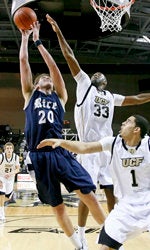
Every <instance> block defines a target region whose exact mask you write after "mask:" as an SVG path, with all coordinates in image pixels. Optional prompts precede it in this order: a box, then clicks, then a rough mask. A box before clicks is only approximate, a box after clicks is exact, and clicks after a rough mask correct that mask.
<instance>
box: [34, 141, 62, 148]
mask: <svg viewBox="0 0 150 250" xmlns="http://www.w3.org/2000/svg"><path fill="white" fill-rule="evenodd" d="M60 144H61V139H45V140H43V141H41V142H40V143H39V144H38V145H37V149H40V148H43V147H46V146H51V147H52V148H56V147H58V146H60Z"/></svg>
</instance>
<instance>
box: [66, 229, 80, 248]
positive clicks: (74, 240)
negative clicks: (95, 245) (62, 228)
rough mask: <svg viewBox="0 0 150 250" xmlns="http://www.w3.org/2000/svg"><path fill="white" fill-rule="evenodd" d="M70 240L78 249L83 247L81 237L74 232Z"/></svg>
mask: <svg viewBox="0 0 150 250" xmlns="http://www.w3.org/2000/svg"><path fill="white" fill-rule="evenodd" d="M69 239H70V240H71V242H72V244H73V245H74V246H75V247H76V248H77V249H80V248H81V247H82V244H81V241H80V240H79V237H78V235H77V233H76V232H74V233H73V235H71V237H69Z"/></svg>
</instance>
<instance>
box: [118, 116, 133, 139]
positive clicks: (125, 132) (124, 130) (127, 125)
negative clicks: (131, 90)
mask: <svg viewBox="0 0 150 250" xmlns="http://www.w3.org/2000/svg"><path fill="white" fill-rule="evenodd" d="M136 128H137V127H136V123H135V117H134V116H130V117H129V118H128V119H127V120H126V121H124V122H123V123H122V125H121V129H120V131H119V133H120V135H121V137H122V138H123V139H126V138H129V139H132V136H133V134H134V132H135V129H136Z"/></svg>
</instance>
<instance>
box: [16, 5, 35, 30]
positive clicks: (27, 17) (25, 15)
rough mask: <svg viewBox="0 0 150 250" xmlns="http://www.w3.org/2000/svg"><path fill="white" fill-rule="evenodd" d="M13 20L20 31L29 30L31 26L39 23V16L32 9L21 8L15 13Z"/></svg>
mask: <svg viewBox="0 0 150 250" xmlns="http://www.w3.org/2000/svg"><path fill="white" fill-rule="evenodd" d="M13 20H14V23H15V25H16V26H17V27H18V29H21V30H29V29H30V25H32V23H33V22H36V21H37V16H36V13H35V12H34V10H32V9H31V8H29V7H21V8H19V9H18V10H17V11H16V12H15V14H14V17H13Z"/></svg>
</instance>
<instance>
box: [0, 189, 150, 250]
mask: <svg viewBox="0 0 150 250" xmlns="http://www.w3.org/2000/svg"><path fill="white" fill-rule="evenodd" d="M97 195H98V199H99V200H100V202H101V204H102V206H103V207H104V209H105V210H106V211H107V208H106V201H105V197H104V196H103V195H102V194H97ZM63 197H64V202H65V204H66V207H67V211H68V214H69V215H70V218H71V220H72V222H73V224H74V227H75V228H76V227H77V209H78V198H77V197H76V196H75V194H66V193H65V194H64V195H63ZM15 200H16V202H15V203H10V204H9V205H7V206H6V207H5V213H6V223H4V224H1V225H0V250H73V249H74V246H73V245H72V244H71V243H70V241H69V240H68V239H67V237H66V236H65V235H64V233H63V232H62V230H61V229H60V227H59V225H58V224H57V222H56V219H55V217H54V215H53V214H52V211H51V208H50V206H48V205H43V204H41V203H38V202H37V196H36V193H34V192H31V191H25V190H24V191H22V192H16V199H15ZM99 230H100V228H99V226H98V225H97V223H96V222H95V220H94V219H93V218H92V216H91V215H89V217H88V222H87V230H86V238H87V241H88V245H89V250H97V249H99V248H100V247H99V245H97V244H96V239H97V237H98V234H99ZM124 248H125V250H134V249H136V250H148V249H150V234H149V233H143V234H142V235H140V236H139V237H137V238H135V239H134V240H130V241H128V242H127V243H126V244H125V245H124Z"/></svg>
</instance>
